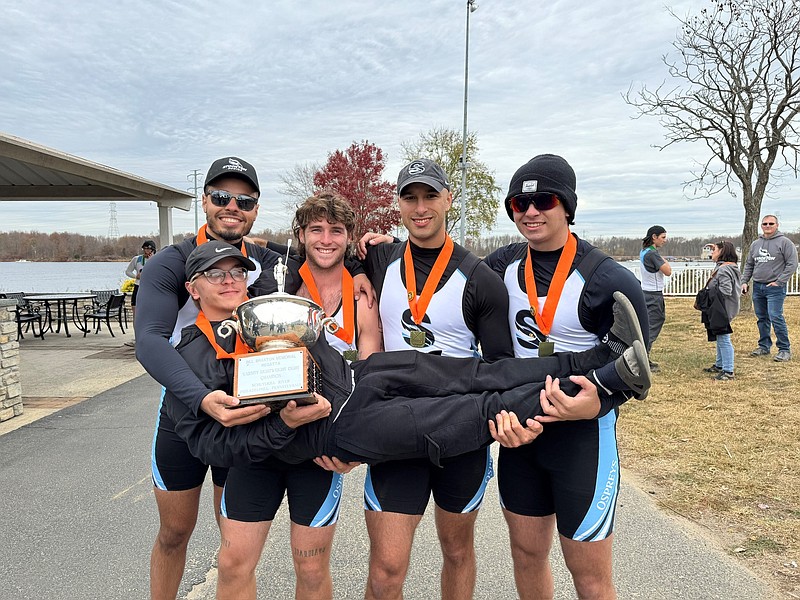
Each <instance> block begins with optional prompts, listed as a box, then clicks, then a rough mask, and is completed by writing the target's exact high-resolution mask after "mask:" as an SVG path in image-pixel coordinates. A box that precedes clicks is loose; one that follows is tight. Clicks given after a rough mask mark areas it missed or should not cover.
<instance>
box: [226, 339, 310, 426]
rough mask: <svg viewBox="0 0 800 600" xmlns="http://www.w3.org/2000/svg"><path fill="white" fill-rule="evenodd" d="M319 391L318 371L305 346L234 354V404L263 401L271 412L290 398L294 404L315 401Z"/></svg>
mask: <svg viewBox="0 0 800 600" xmlns="http://www.w3.org/2000/svg"><path fill="white" fill-rule="evenodd" d="M315 392H316V393H318V394H321V393H322V372H321V371H320V368H319V365H317V362H316V361H315V360H314V357H313V356H311V353H310V352H309V351H308V348H305V347H300V348H284V349H279V350H267V351H263V352H254V353H250V354H243V355H237V356H236V357H235V369H234V379H233V395H234V396H236V397H237V398H239V404H238V405H237V406H236V407H234V408H239V407H243V406H252V405H253V404H264V405H266V406H269V407H270V408H271V409H272V411H273V412H275V411H278V410H281V409H282V408H283V407H284V406H286V405H287V404H288V403H289V402H290V401H292V400H294V401H295V402H296V403H297V405H298V406H305V405H309V404H316V403H317V399H316V397H315V396H314V393H315Z"/></svg>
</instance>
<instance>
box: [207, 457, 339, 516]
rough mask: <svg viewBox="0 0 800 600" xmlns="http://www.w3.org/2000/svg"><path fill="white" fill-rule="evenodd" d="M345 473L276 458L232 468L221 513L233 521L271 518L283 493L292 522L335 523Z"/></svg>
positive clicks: (279, 503)
mask: <svg viewBox="0 0 800 600" xmlns="http://www.w3.org/2000/svg"><path fill="white" fill-rule="evenodd" d="M343 481H344V476H342V475H340V474H339V473H333V472H332V471H326V470H325V469H323V468H321V467H318V466H317V465H315V464H314V462H313V461H307V462H304V463H301V464H296V465H291V464H288V463H285V462H282V461H280V460H278V459H275V458H270V459H267V460H266V461H264V462H262V463H258V464H253V465H250V466H248V467H233V468H231V470H230V473H229V475H228V480H227V482H226V483H225V490H224V491H223V494H222V507H221V513H222V516H223V517H226V518H228V519H232V520H234V521H244V522H258V521H272V520H273V519H274V518H275V513H276V512H278V507H280V505H281V501H282V500H283V495H284V493H285V494H286V497H287V499H288V500H289V516H290V518H291V520H292V522H293V523H297V524H298V525H305V526H307V527H326V526H328V525H334V524H335V523H336V520H337V519H338V517H339V509H340V505H341V500H342V484H343Z"/></svg>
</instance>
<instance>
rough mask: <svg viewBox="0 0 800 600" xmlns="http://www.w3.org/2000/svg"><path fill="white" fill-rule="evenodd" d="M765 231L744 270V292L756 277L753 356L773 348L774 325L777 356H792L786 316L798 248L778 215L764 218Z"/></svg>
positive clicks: (753, 246)
mask: <svg viewBox="0 0 800 600" xmlns="http://www.w3.org/2000/svg"><path fill="white" fill-rule="evenodd" d="M761 230H762V231H763V233H762V234H761V235H760V236H759V237H758V239H757V240H756V241H754V242H753V243H752V245H751V246H750V252H749V254H748V255H747V262H745V265H744V273H743V274H742V293H743V294H746V293H747V283H748V282H749V281H750V279H751V278H752V279H753V311H754V312H755V313H756V318H757V319H758V348H756V349H755V350H753V351H752V352H751V353H750V356H765V355H768V354H769V353H770V349H771V348H772V338H771V337H770V329H774V330H775V338H776V339H775V345H776V346H777V347H778V353H777V354H776V355H775V360H776V361H778V362H786V361H789V360H792V352H791V345H790V344H789V328H788V327H787V326H786V319H784V317H783V301H784V300H785V299H786V284H787V283H788V282H789V279H790V278H791V277H792V275H793V274H794V273H795V272H796V271H797V248H795V246H794V244H793V243H792V241H791V240H790V239H789V238H787V237H786V236H784V235H783V234H782V233H781V232H780V231H778V217H776V216H775V215H766V216H765V217H764V218H763V219H761Z"/></svg>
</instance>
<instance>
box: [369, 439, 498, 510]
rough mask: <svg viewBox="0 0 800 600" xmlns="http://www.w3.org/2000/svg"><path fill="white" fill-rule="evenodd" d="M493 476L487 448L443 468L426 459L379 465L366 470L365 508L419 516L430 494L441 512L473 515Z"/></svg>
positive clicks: (453, 461) (462, 457)
mask: <svg viewBox="0 0 800 600" xmlns="http://www.w3.org/2000/svg"><path fill="white" fill-rule="evenodd" d="M493 476H494V471H493V468H492V457H491V455H490V454H489V448H482V449H480V450H476V451H473V452H469V453H467V454H462V455H460V456H456V457H455V458H451V459H447V460H445V461H444V462H443V466H442V467H437V466H435V465H434V464H433V463H431V462H430V461H429V460H428V459H412V460H395V461H391V462H385V463H380V464H377V465H373V466H370V467H369V470H368V471H367V480H366V482H365V483H364V509H365V510H373V511H378V512H393V513H401V514H406V515H422V514H424V513H425V508H426V507H427V506H428V500H429V499H430V496H431V492H433V499H434V502H436V505H437V506H438V507H439V508H441V509H442V510H446V511H447V512H452V513H467V512H472V511H473V510H477V509H479V508H480V506H481V502H483V497H484V495H485V494H486V486H487V485H488V483H489V480H490V479H491V478H492V477H493Z"/></svg>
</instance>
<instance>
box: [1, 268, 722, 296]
mask: <svg viewBox="0 0 800 600" xmlns="http://www.w3.org/2000/svg"><path fill="white" fill-rule="evenodd" d="M621 264H622V265H624V266H625V267H627V268H629V269H630V270H631V271H633V272H634V273H635V274H636V275H637V277H638V275H639V261H636V260H631V261H625V262H623V263H621ZM670 264H671V265H672V269H673V273H678V272H680V271H682V270H683V269H685V268H686V267H701V268H703V267H704V268H711V267H712V266H713V263H711V262H710V261H708V262H705V261H702V262H701V261H697V262H681V263H679V262H673V263H670ZM127 266H128V263H127V262H0V292H37V293H40V294H43V293H47V292H85V291H89V290H112V289H119V286H120V285H122V282H123V281H125V279H127V278H126V277H125V267H127Z"/></svg>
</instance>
